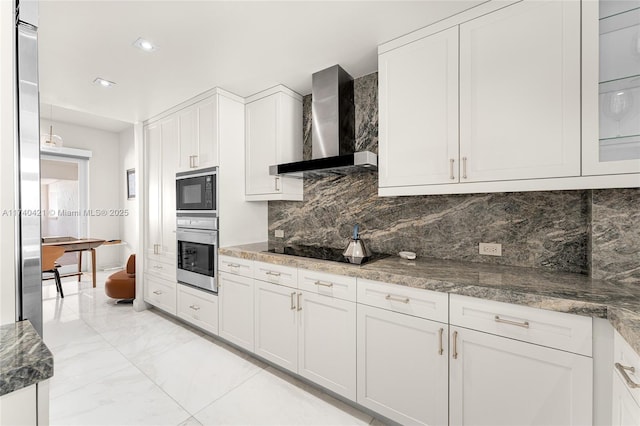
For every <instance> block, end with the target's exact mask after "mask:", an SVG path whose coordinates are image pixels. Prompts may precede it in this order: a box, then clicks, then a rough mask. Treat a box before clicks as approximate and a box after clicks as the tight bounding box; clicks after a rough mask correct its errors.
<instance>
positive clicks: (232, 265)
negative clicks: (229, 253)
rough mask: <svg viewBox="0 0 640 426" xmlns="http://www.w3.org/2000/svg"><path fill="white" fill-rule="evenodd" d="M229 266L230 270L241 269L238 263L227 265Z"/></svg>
mask: <svg viewBox="0 0 640 426" xmlns="http://www.w3.org/2000/svg"><path fill="white" fill-rule="evenodd" d="M227 266H228V267H229V268H239V267H240V265H238V264H237V263H227Z"/></svg>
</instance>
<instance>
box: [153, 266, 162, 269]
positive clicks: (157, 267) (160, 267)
mask: <svg viewBox="0 0 640 426" xmlns="http://www.w3.org/2000/svg"><path fill="white" fill-rule="evenodd" d="M153 269H163V268H162V266H160V265H153Z"/></svg>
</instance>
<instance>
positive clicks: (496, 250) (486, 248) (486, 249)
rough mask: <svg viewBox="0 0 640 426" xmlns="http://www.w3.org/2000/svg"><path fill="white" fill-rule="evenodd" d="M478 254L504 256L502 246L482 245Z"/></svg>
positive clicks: (495, 244)
mask: <svg viewBox="0 0 640 426" xmlns="http://www.w3.org/2000/svg"><path fill="white" fill-rule="evenodd" d="M478 252H479V253H480V254H484V255H487V256H502V244H497V243H480V245H479V247H478Z"/></svg>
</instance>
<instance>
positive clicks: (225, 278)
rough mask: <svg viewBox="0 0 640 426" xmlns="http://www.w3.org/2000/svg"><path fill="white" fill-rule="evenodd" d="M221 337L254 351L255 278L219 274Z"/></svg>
mask: <svg viewBox="0 0 640 426" xmlns="http://www.w3.org/2000/svg"><path fill="white" fill-rule="evenodd" d="M218 302H219V321H218V328H219V331H220V337H222V338H225V339H227V340H229V341H230V342H232V343H235V344H236V345H238V346H240V347H243V348H245V349H247V350H249V351H251V352H253V347H254V346H253V313H254V310H253V279H251V278H245V277H240V276H237V275H229V274H226V273H221V274H220V275H218Z"/></svg>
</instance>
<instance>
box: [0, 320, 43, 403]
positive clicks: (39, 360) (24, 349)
mask: <svg viewBox="0 0 640 426" xmlns="http://www.w3.org/2000/svg"><path fill="white" fill-rule="evenodd" d="M52 376H53V355H52V354H51V351H50V350H49V348H47V346H46V345H45V344H44V342H43V341H42V338H41V337H40V335H38V333H37V332H36V330H35V329H34V328H33V326H32V325H31V323H30V322H29V321H21V322H16V323H11V324H7V325H3V326H0V396H2V395H6V394H8V393H11V392H14V391H17V390H19V389H22V388H26V387H27V386H31V385H33V384H36V383H38V382H41V381H43V380H47V379H48V378H50V377H52Z"/></svg>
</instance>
